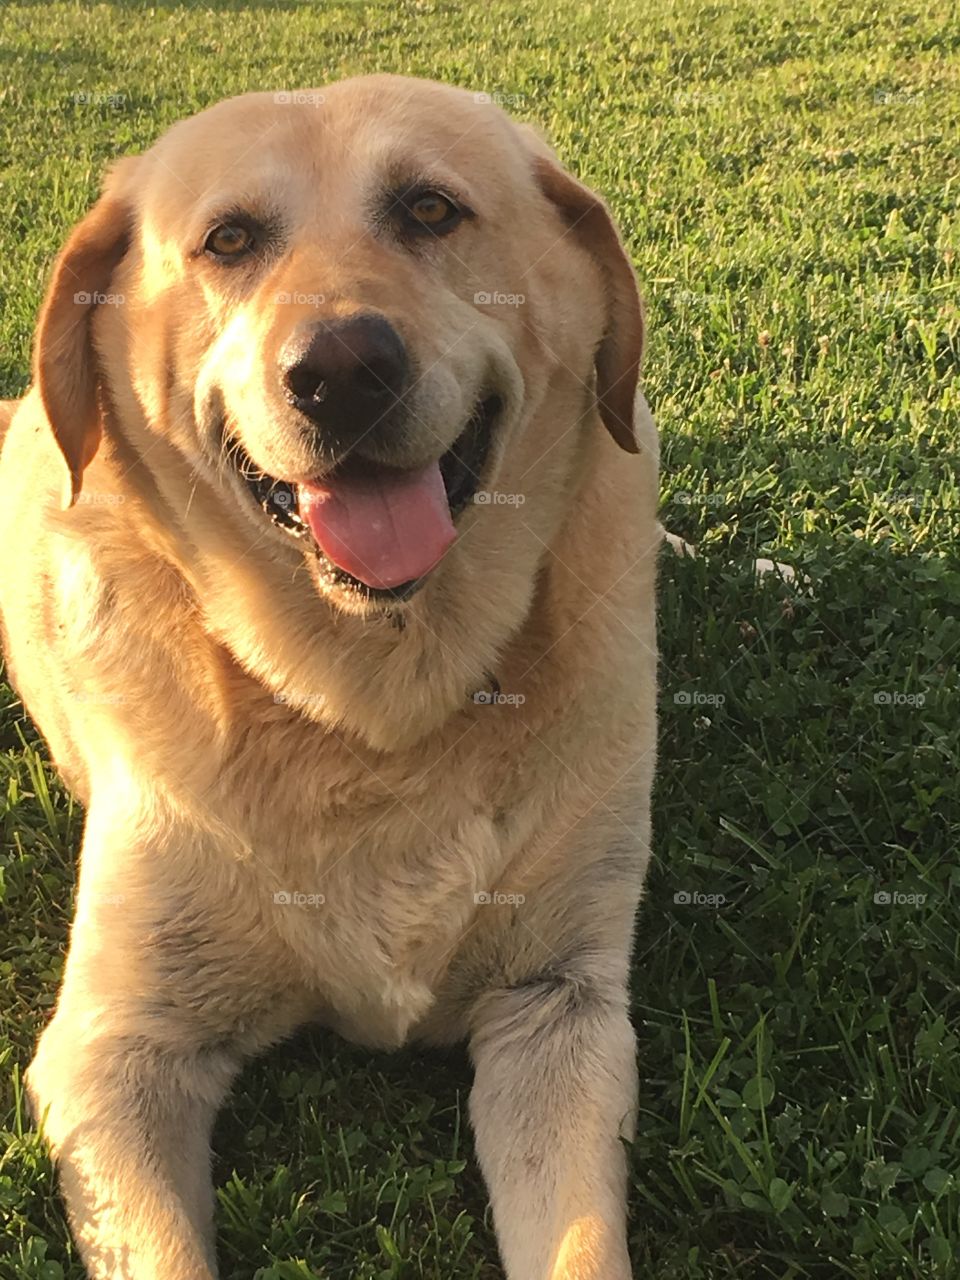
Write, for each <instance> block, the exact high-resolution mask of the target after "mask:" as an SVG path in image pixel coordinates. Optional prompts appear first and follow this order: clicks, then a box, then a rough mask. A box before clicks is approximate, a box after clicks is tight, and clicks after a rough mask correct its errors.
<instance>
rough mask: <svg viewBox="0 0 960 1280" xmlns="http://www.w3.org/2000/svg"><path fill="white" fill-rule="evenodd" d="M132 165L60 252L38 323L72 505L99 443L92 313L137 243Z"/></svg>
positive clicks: (113, 177) (117, 174)
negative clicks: (130, 247)
mask: <svg viewBox="0 0 960 1280" xmlns="http://www.w3.org/2000/svg"><path fill="white" fill-rule="evenodd" d="M129 163H130V162H129V161H125V162H121V165H120V166H118V167H117V168H115V169H114V170H113V171H112V172H111V174H110V177H109V178H108V180H107V183H106V186H105V188H104V193H103V195H102V196H101V197H100V199H99V200H98V201H97V203H96V204H95V205H94V206H93V208H92V209H91V210H90V212H89V213H88V214H87V215H86V217H85V218H83V220H82V221H81V222H79V223H78V224H77V226H76V227H74V229H73V231H72V232H71V234H70V238H69V239H68V241H67V243H66V245H65V246H64V247H63V249H62V250H61V251H60V255H59V257H58V258H57V260H56V263H55V264H54V268H53V275H52V277H51V280H50V285H49V287H48V289H47V296H46V298H45V299H44V302H43V307H42V309H41V312H40V320H39V323H38V326H37V340H36V346H35V348H34V354H33V362H34V382H35V384H36V386H37V388H38V389H39V392H40V399H41V401H42V403H43V408H44V412H45V413H46V416H47V420H48V421H49V423H50V427H51V429H52V431H53V434H54V437H55V439H56V441H57V444H58V445H59V446H60V452H61V453H62V454H63V457H64V460H65V462H66V464H67V468H68V470H69V472H70V491H69V494H70V500H69V504H68V505H71V506H72V505H73V503H74V502H76V500H77V497H78V495H79V493H80V485H81V482H82V479H83V472H84V469H85V468H86V467H87V466H89V464H90V462H92V460H93V457H94V454H95V453H96V452H97V448H98V447H99V444H100V436H101V430H102V428H101V423H100V404H99V397H98V375H97V361H96V353H95V352H94V349H93V336H92V332H91V329H92V326H91V318H92V315H93V310H94V308H95V307H96V306H97V305H98V303H100V302H101V301H102V300H103V298H104V297H105V296H106V295H107V294H108V293H109V289H110V279H111V277H112V275H113V272H114V270H115V269H116V267H117V264H118V263H119V262H120V260H121V259H122V258H123V255H124V254H125V253H126V251H127V247H128V245H129V242H130V230H131V220H132V215H131V209H130V204H129V201H128V199H127V196H126V195H125V193H124V192H125V188H126V186H127V181H126V179H127V174H128V173H129V168H128V167H127V166H128V165H129Z"/></svg>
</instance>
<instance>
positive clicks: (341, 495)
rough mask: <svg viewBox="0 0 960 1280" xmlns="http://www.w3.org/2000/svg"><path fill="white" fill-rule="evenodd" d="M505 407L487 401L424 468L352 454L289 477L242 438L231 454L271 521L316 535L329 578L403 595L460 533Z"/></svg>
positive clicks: (375, 595)
mask: <svg viewBox="0 0 960 1280" xmlns="http://www.w3.org/2000/svg"><path fill="white" fill-rule="evenodd" d="M501 407H502V402H501V399H500V397H499V396H495V395H494V396H488V397H487V398H486V399H484V400H482V401H480V402H479V403H478V404H477V407H476V408H475V409H474V411H473V413H472V414H471V416H470V418H469V420H468V422H467V424H466V426H465V427H464V429H463V431H461V433H460V435H459V436H458V437H457V439H456V440H455V441H454V443H453V445H452V446H451V447H450V448H449V449H448V450H447V452H446V453H445V454H444V455H443V456H442V457H441V458H439V459H438V460H437V461H436V462H432V463H431V464H430V465H429V466H427V467H423V468H421V469H420V470H418V471H401V470H397V469H395V468H391V467H387V466H384V465H382V464H381V463H377V462H371V461H368V460H367V459H362V458H357V457H353V456H349V457H347V458H345V459H344V460H343V461H342V462H340V463H338V465H337V466H336V467H335V468H334V469H333V471H331V472H330V473H329V474H327V475H325V476H323V478H322V479H318V480H316V481H311V482H309V483H307V484H290V483H288V482H287V481H286V480H278V479H276V478H275V477H274V476H270V475H267V473H266V472H264V471H261V470H260V469H259V467H257V466H256V464H255V463H254V462H253V460H252V459H251V457H250V455H249V454H248V453H247V452H246V450H245V449H244V448H243V446H242V444H241V443H240V441H239V440H238V439H236V437H234V438H233V439H232V440H231V441H230V443H229V446H228V450H227V452H228V454H229V456H230V458H231V459H232V460H233V462H234V465H235V466H236V469H237V472H238V474H239V476H240V478H241V480H242V481H243V483H244V485H245V486H246V488H247V490H248V491H249V493H250V494H251V496H252V497H253V499H254V501H255V502H256V504H257V505H258V506H259V507H260V508H261V509H262V511H263V512H264V513H265V514H266V515H267V516H268V517H269V519H270V520H271V521H272V522H273V524H274V525H275V526H276V527H277V528H278V529H280V530H282V531H283V532H284V533H286V534H289V535H290V536H291V537H293V538H298V539H303V540H305V541H306V540H309V542H310V543H311V544H312V548H313V550H314V552H315V554H316V556H317V559H318V562H319V568H320V571H321V576H322V577H323V579H324V580H325V581H327V582H329V583H331V584H335V585H337V586H340V587H345V588H347V589H348V590H350V591H353V592H355V593H357V594H359V595H361V596H365V597H367V598H370V599H387V600H394V601H396V600H405V599H407V598H408V597H409V596H411V595H413V593H414V592H415V591H416V590H417V588H418V587H420V586H421V585H422V583H423V582H424V580H425V579H426V577H427V575H428V574H429V573H430V571H431V570H432V569H434V568H435V567H436V565H437V564H438V563H439V562H440V560H441V559H442V558H443V556H444V555H445V553H446V552H447V550H448V549H449V547H450V546H451V545H452V543H453V541H454V539H455V538H456V529H455V527H454V521H455V520H456V518H457V516H459V515H460V514H461V512H462V511H463V510H464V508H465V507H466V506H467V505H468V504H469V503H470V501H471V500H472V498H473V496H474V494H475V493H476V492H477V490H478V489H479V487H480V483H481V479H482V476H483V472H484V468H485V467H486V464H487V459H488V457H489V454H490V449H491V445H492V443H493V429H494V425H495V423H496V420H497V418H498V416H499V414H500V410H501Z"/></svg>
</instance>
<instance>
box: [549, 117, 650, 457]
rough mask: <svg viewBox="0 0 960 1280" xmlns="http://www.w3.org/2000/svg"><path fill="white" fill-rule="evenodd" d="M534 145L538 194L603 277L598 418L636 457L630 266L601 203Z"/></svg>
mask: <svg viewBox="0 0 960 1280" xmlns="http://www.w3.org/2000/svg"><path fill="white" fill-rule="evenodd" d="M531 132H532V131H531ZM528 137H529V134H528ZM537 142H538V143H539V146H538V147H537V150H536V152H535V154H534V160H533V165H534V173H535V175H536V178H537V182H538V183H539V185H540V190H541V191H542V192H543V194H544V195H545V196H546V197H547V199H548V200H551V201H552V202H553V203H554V204H555V205H556V206H557V208H558V209H559V210H560V212H561V214H562V215H563V217H564V218H565V220H566V221H567V223H568V224H569V228H570V234H571V235H573V236H575V237H576V238H577V239H578V240H579V241H580V243H581V244H583V245H584V246H585V247H586V248H587V249H589V251H590V253H591V254H592V255H593V257H594V258H595V259H596V261H597V262H598V263H599V264H600V266H601V267H602V269H603V273H604V275H605V277H606V283H607V325H606V330H605V331H604V335H603V338H602V339H601V341H600V345H599V347H598V348H597V352H596V357H595V363H596V370H597V407H598V409H599V411H600V417H601V418H602V420H603V423H604V426H605V427H606V428H607V430H608V431H609V432H610V434H611V435H612V436H613V438H614V440H616V442H617V444H618V445H619V446H620V448H621V449H626V451H627V453H639V451H640V449H639V445H638V444H637V440H636V437H635V435H634V428H633V402H634V397H635V395H636V392H637V383H638V381H639V378H640V358H641V355H642V354H643V306H642V304H641V301H640V294H639V292H638V290H637V281H636V277H635V275H634V273H633V265H632V263H631V262H630V259H629V258H628V257H627V254H626V250H625V249H624V247H623V245H622V243H621V241H620V236H619V235H618V233H617V228H616V226H615V225H614V221H613V218H612V217H611V216H610V211H609V210H608V209H607V206H606V205H605V204H604V202H603V201H602V200H601V199H600V197H599V196H598V195H595V194H594V192H592V191H591V190H590V189H589V188H588V187H585V186H584V185H583V183H581V182H578V181H577V180H576V178H573V177H571V176H570V174H569V173H567V172H566V171H565V170H564V169H561V167H560V165H559V164H558V163H557V161H556V160H555V159H554V158H553V156H552V155H551V154H550V152H549V151H548V149H547V148H546V146H545V144H544V143H543V142H542V141H540V140H539V139H537Z"/></svg>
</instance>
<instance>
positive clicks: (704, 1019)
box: [0, 0, 960, 1280]
mask: <svg viewBox="0 0 960 1280" xmlns="http://www.w3.org/2000/svg"><path fill="white" fill-rule="evenodd" d="M958 44H960V35H958V26H957V25H956V24H955V23H954V24H953V25H951V24H950V23H949V22H948V14H947V8H946V6H943V5H934V4H932V3H926V2H925V0H913V2H911V0H885V3H884V4H883V5H882V6H873V5H865V4H863V3H862V0H831V2H830V3H826V2H825V0H801V3H800V4H799V5H796V6H791V5H785V4H783V3H781V0H748V2H745V3H742V4H738V5H735V6H731V5H729V4H726V5H721V4H718V3H703V4H698V3H696V2H695V0H676V2H673V0H671V2H670V3H668V4H666V5H660V4H650V3H639V2H636V3H634V2H633V0H608V3H605V4H599V3H592V0H579V2H578V3H563V4H560V5H559V6H558V5H543V6H542V7H541V6H540V5H534V4H531V3H528V2H526V0H513V2H512V3H503V2H502V0H494V2H492V3H468V4H459V3H452V2H449V0H399V2H398V0H374V2H372V3H362V2H356V3H355V2H352V0H344V2H343V3H335V4H312V3H306V2H304V3H299V2H298V0H287V2H281V3H276V4H250V5H247V4H244V3H242V2H241V0H208V3H206V4H197V5H193V4H176V3H172V2H168V0H158V2H157V3H156V4H155V5H154V6H152V7H143V6H141V5H138V4H134V3H127V2H125V0H115V2H114V3H107V4H79V3H77V4H39V3H31V2H29V0H28V2H26V3H17V2H16V0H9V2H8V3H6V4H5V5H4V8H3V10H2V12H0V66H2V75H0V103H2V107H0V166H2V168H0V208H2V210H3V217H2V220H0V303H2V306H0V309H2V321H0V394H7V395H13V394H16V393H18V392H20V391H21V390H22V389H23V387H24V386H25V384H26V381H27V369H28V356H29V345H30V337H31V332H32V328H33V323H34V318H35V314H36V310H37V307H38V304H39V301H40V298H41V294H42V289H43V283H44V280H45V277H46V273H47V271H48V268H49V265H50V262H51V257H52V254H53V252H54V250H55V248H56V247H57V246H58V245H59V244H60V243H61V242H62V240H63V238H64V236H65V233H66V231H67V229H68V228H69V226H70V225H71V224H72V223H73V222H74V221H75V220H76V219H77V217H78V216H79V215H80V214H81V212H82V211H83V210H84V209H85V208H86V207H87V206H88V205H89V204H90V202H91V201H92V198H93V196H94V193H95V191H96V188H97V185H98V175H99V174H100V172H101V170H102V167H103V166H104V164H105V163H106V162H107V161H108V160H109V159H110V158H111V157H113V156H114V155H117V154H118V153H121V152H124V151H128V150H140V149H143V148H145V147H146V146H147V145H148V144H149V143H150V142H151V141H152V140H153V139H154V138H155V137H156V136H157V135H158V134H159V133H160V132H162V131H163V130H164V129H165V128H166V127H167V126H168V125H169V124H170V123H172V122H173V121H174V120H176V119H177V118H179V117H181V116H184V115H188V114H191V113H192V112H194V111H196V110H198V109H200V108H201V107H204V106H206V105H208V104H209V103H211V102H213V101H215V100H217V99H218V98H221V97H224V96H227V95H229V94H234V93H239V92H242V91H244V90H248V89H255V88H277V89H279V88H293V87H297V86H316V85H318V84H322V83H323V82H324V81H326V80H330V79H338V78H341V77H343V76H348V75H353V74H356V73H361V72H369V71H375V70H393V71H401V72H407V73H411V74H414V75H424V76H431V77H435V78H439V79H445V80H450V81H453V82H455V83H459V84H463V85H467V86H470V87H473V88H475V89H477V90H481V91H485V92H487V93H490V94H499V95H502V101H503V102H504V104H505V105H506V106H507V107H508V108H509V109H510V110H512V111H513V112H514V114H516V115H517V116H519V117H521V118H524V119H529V120H533V121H536V122H538V123H539V124H540V125H541V126H542V127H543V128H544V130H545V131H546V132H547V134H548V135H549V136H550V137H551V138H552V139H553V141H554V142H555V144H556V145H557V147H558V149H559V151H560V153H561V155H562V156H563V158H564V160H565V161H566V162H567V163H568V164H569V165H570V166H571V167H572V168H573V169H574V170H576V171H577V172H578V173H579V174H580V175H581V176H582V177H583V178H584V179H585V180H586V181H588V182H589V183H591V184H592V185H593V186H595V187H596V188H598V189H599V190H600V191H602V192H604V193H605V195H606V196H607V197H608V199H609V200H610V202H611V204H612V205H613V207H614V209H615V210H616V213H617V215H618V218H619V220H620V224H621V226H622V227H623V229H624V234H625V236H626V239H627V241H628V243H629V247H630V250H631V253H632V255H633V258H634V261H635V263H636V266H637V270H638V273H639V276H640V279H641V282H642V285H643V288H644V291H645V294H646V296H647V299H648V311H649V329H650V335H651V337H650V345H649V349H648V356H647V364H646V369H647V390H648V395H649V398H650V400H651V403H652V404H653V406H654V409H655V411H656V413H657V416H658V418H659V422H660V427H661V431H662V436H663V445H664V466H663V473H664V474H663V485H662V495H663V512H664V516H663V518H664V523H665V524H666V525H667V527H668V528H670V529H671V530H672V531H673V532H676V533H678V534H681V535H683V536H684V537H685V538H687V539H688V540H690V541H692V542H694V543H696V544H697V546H698V548H699V556H698V558H697V559H695V560H690V559H680V558H678V557H675V556H673V555H671V554H669V553H666V554H665V555H664V557H663V567H662V579H661V607H662V631H661V634H662V647H663V662H662V673H661V686H662V693H661V713H662V735H661V736H662V748H661V752H662V765H661V769H660V777H659V783H658V789H657V796H656V849H657V862H656V867H655V870H654V872H653V875H652V877H651V879H650V882H649V892H648V895H647V899H646V903H645V905H644V907H643V909H642V912H641V914H640V918H639V921H638V947H637V960H636V966H635V980H634V1010H635V1021H636V1025H637V1028H638V1031H639V1037H640V1060H641V1077H642V1086H641V1118H640V1126H639V1136H638V1138H637V1141H636V1143H635V1145H634V1148H633V1151H632V1155H631V1168H632V1191H631V1225H630V1234H631V1243H632V1250H633V1257H634V1260H635V1274H636V1275H637V1276H638V1277H643V1278H647V1277H649V1278H650V1280H653V1278H654V1277H657V1278H658V1280H660V1278H663V1280H719V1278H720V1277H733V1276H743V1277H770V1278H775V1280H794V1278H795V1277H796V1278H799V1277H810V1278H814V1277H815V1278H816V1280H837V1278H838V1277H870V1278H871V1280H899V1278H901V1277H904V1278H906V1277H918V1278H919V1277H923V1278H924V1280H927V1278H935V1277H950V1276H955V1275H958V1274H960V1263H958V1262H957V1257H958V1255H960V999H958V979H960V957H958V948H960V907H958V904H960V866H958V861H957V845H958V831H960V805H958V787H957V764H958V754H960V696H958V680H957V659H958V656H960V566H958V554H957V548H958V545H960V544H958V537H960V504H958V478H960V460H958V456H957V455H958V446H957V438H958V437H957V422H958V418H957V411H958V408H960V321H958V317H960V309H958V301H960V294H958V285H957V280H958V275H957V268H958V266H960V263H958V261H957V256H956V255H957V253H958V249H960V229H958V220H957V197H958V193H960V176H958V174H960V164H958V160H957V138H958V136H960V134H958V124H960V119H958V117H960V76H958V62H960V59H958V57H957V47H958ZM0 554H2V550H0ZM757 556H766V557H771V558H772V559H775V560H781V561H786V562H788V563H790V564H791V565H793V566H795V567H796V569H797V570H798V572H800V573H801V574H803V575H806V577H808V578H809V580H810V587H809V589H808V590H798V589H796V588H791V587H789V586H787V585H785V584H784V583H782V582H780V581H779V580H777V579H774V578H767V579H765V580H764V581H762V582H758V581H756V580H755V578H754V575H753V573H752V569H751V563H752V560H753V558H754V557H757ZM0 739H2V741H0V747H2V755H0V771H2V778H0V796H2V800H0V822H2V837H3V853H2V860H0V1133H2V1142H0V1278H2V1280H61V1278H62V1277H69V1278H71V1280H80V1278H81V1277H82V1274H83V1273H82V1270H81V1268H80V1266H79V1264H78V1262H77V1259H76V1255H75V1253H74V1251H73V1250H72V1247H71V1245H70V1243H69V1241H68V1237H67V1232H66V1228H65V1225H64V1219H63V1213H62V1209H61V1205H60V1201H59V1199H58V1197H57V1195H56V1194H55V1190H54V1182H53V1178H52V1171H51V1168H50V1164H49V1161H48V1160H47V1158H46V1156H45V1155H44V1154H43V1152H42V1150H41V1148H40V1145H39V1143H38V1140H37V1138H36V1136H35V1134H34V1133H33V1132H32V1130H31V1129H30V1128H29V1126H28V1124H27V1121H26V1119H25V1116H24V1111H23V1105H22V1098H21V1092H20V1073H21V1072H22V1070H23V1068H24V1067H25V1066H26V1064H27V1062H28V1060H29V1057H30V1053H31V1046H32V1044H33V1042H34V1040H35V1038H36V1035H37V1033H38V1030H39V1029H40V1027H41V1026H42V1025H43V1023H44V1021H45V1019H46V1018H47V1017H48V1016H49V1014H50V1010H51V1006H52V1003H53V999H54V994H55V991H56V987H57V983H58V979H59V974H60V970H61V965H62V961H63V955H64V948H65V945H66V938H67V931H68V926H69V920H70V915H71V892H72V883H73V860H74V855H75V851H76V848H77V843H78V839H79V835H80V829H81V814H80V812H79V811H78V809H77V808H76V807H75V806H73V805H71V802H70V800H69V799H68V798H67V796H66V795H65V793H64V792H63V790H62V789H61V788H60V786H59V785H58V783H57V782H56V780H55V778H54V776H53V775H52V773H51V771H50V769H49V767H48V765H47V763H46V761H45V758H44V754H43V749H42V746H41V744H40V743H39V742H38V739H37V737H36V734H35V732H34V731H33V729H32V727H31V726H30V725H29V723H28V722H26V721H25V719H24V717H23V711H22V708H21V706H20V705H19V703H18V702H17V700H16V699H15V697H14V695H12V694H11V693H10V692H9V690H8V689H6V687H4V688H3V690H2V693H0ZM469 1082H470V1073H469V1068H468V1064H467V1062H466V1059H465V1057H462V1056H453V1057H451V1058H447V1059H444V1058H442V1057H434V1056H427V1055H420V1054H414V1053H403V1054H399V1055H395V1056H386V1055H371V1054H369V1053H367V1052H361V1051H359V1050H356V1049H353V1048H351V1047H349V1046H346V1045H344V1044H343V1043H341V1042H338V1041H336V1040H334V1039H333V1038H331V1037H328V1036H325V1035H320V1034H316V1033H310V1034H306V1035H304V1036H303V1037H302V1038H300V1039H298V1040H297V1041H295V1042H294V1043H292V1044H289V1045H287V1046H284V1047H282V1048H281V1049H278V1050H276V1051H275V1052H273V1053H272V1054H271V1055H269V1056H268V1057H267V1058H265V1059H264V1060H262V1061H260V1062H258V1063H255V1064H253V1065H252V1066H251V1067H250V1068H249V1069H248V1070H247V1071H246V1072H245V1074H244V1075H243V1077H242V1078H241V1080H240V1082H239V1084H238V1086H237V1088H236V1090H235V1092H234V1094H233V1096H232V1100H231V1102H230V1105H229V1107H228V1108H227V1109H226V1110H225V1111H224V1113H223V1114H222V1116H221V1119H220V1122H219V1124H218V1128H217V1135H216V1150H217V1157H216V1165H215V1177H216V1181H217V1185H218V1188H219V1200H220V1213H219V1224H218V1226H219V1240H220V1252H221V1267H222V1275H223V1277H224V1278H225V1280H251V1278H252V1277H256V1280H308V1278H309V1277H317V1278H320V1277H323V1278H325V1280H327V1278H329V1280H348V1278H351V1277H363V1278H367V1280H374V1278H382V1280H387V1278H392V1277H396V1278H398V1280H399V1278H401V1277H403V1278H406V1277H420V1276H424V1277H443V1278H444V1280H468V1278H470V1277H492V1276H495V1275H497V1274H499V1271H498V1264H497V1261H496V1249H495V1243H494V1239H493V1233H492V1229H491V1224H490V1221H489V1216H488V1213H487V1210H486V1204H485V1196H484V1192H483V1188H482V1185H481V1181H480V1177H479V1173H478V1171H477V1169H476V1166H475V1163H474V1161H473V1157H472V1150H471V1139H470V1135H469V1130H468V1126H467V1123H466V1097H467V1093H468V1090H469Z"/></svg>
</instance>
